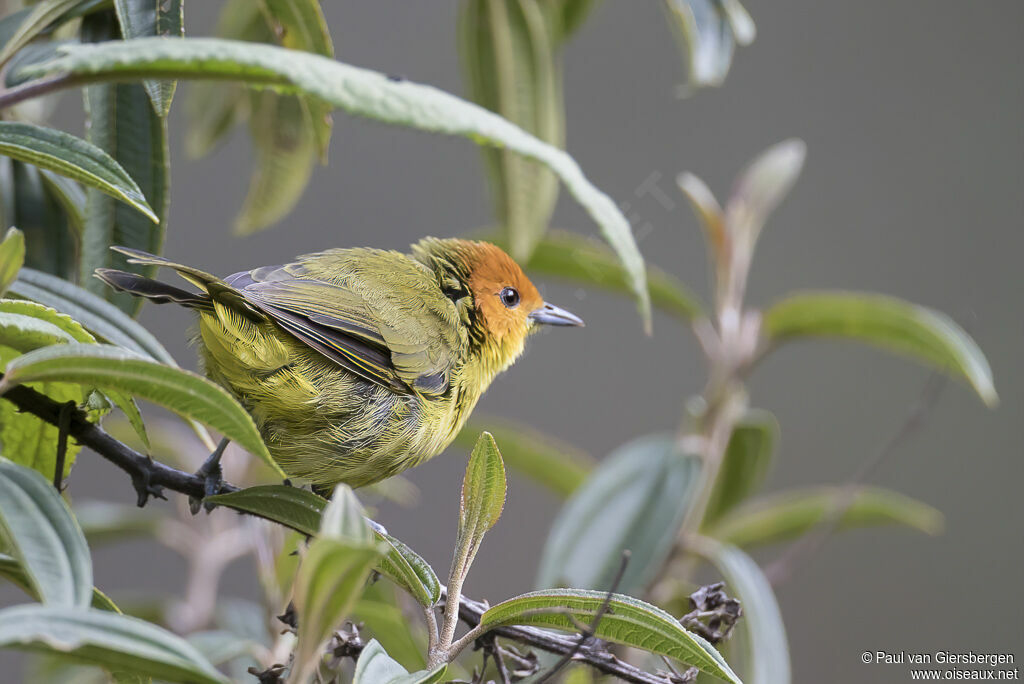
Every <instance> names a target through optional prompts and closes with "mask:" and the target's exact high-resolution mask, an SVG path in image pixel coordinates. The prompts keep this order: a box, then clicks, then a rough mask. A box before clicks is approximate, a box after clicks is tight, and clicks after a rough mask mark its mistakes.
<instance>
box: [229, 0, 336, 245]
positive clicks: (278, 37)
mask: <svg viewBox="0 0 1024 684" xmlns="http://www.w3.org/2000/svg"><path fill="white" fill-rule="evenodd" d="M250 5H252V7H251V9H250V10H249V11H250V12H253V11H255V12H256V13H257V14H258V15H259V19H260V20H263V21H265V22H266V26H263V27H259V28H256V29H254V28H253V27H252V26H251V24H249V23H247V22H244V21H237V20H236V21H234V22H228V21H225V20H222V24H232V23H233V24H234V27H235V28H238V29H241V32H242V33H243V34H242V35H233V34H231V33H227V34H226V35H225V37H229V38H240V39H243V40H253V39H255V40H263V41H264V42H277V43H278V44H280V45H282V46H284V47H286V48H289V49H292V50H303V51H306V52H312V53H315V54H318V55H323V56H325V57H333V56H334V46H333V45H332V44H331V37H330V34H329V33H328V32H327V24H326V22H325V21H324V17H323V13H322V11H321V9H320V3H319V2H318V1H317V0H298V1H295V0H260V2H259V3H258V5H254V4H253V3H251V2H250ZM223 11H224V13H225V14H228V13H231V14H235V13H236V10H235V9H234V8H233V7H231V6H230V5H228V6H226V7H225V8H224V10H223ZM225 28H232V27H231V26H230V25H229V26H227V27H225ZM258 32H263V33H265V34H266V37H263V38H260V37H257V38H252V37H250V36H247V35H245V34H246V33H248V34H252V33H258ZM249 130H250V134H251V137H252V140H253V144H254V145H255V147H256V150H257V156H258V163H257V164H256V167H255V168H254V169H253V172H252V176H251V179H250V181H249V192H248V194H247V195H246V198H245V204H244V205H243V207H242V211H241V213H240V214H239V216H238V218H237V219H236V220H235V228H236V230H237V231H238V232H239V233H241V234H250V233H254V232H256V231H258V230H261V229H263V228H265V227H267V226H269V225H271V224H273V223H276V222H277V221H278V220H280V219H281V218H282V217H283V216H285V215H286V214H287V213H288V212H290V211H291V210H292V209H293V208H294V207H295V205H296V204H297V203H298V201H299V199H300V198H301V197H302V193H303V191H305V189H306V186H307V185H308V183H309V179H310V176H311V175H312V172H313V162H314V161H316V159H317V157H318V156H319V157H320V158H321V159H322V160H323V161H325V162H326V159H327V149H328V146H329V144H330V140H331V108H330V105H328V104H326V103H324V102H323V101H321V100H316V99H313V98H298V97H295V96H289V95H279V94H277V93H274V92H271V91H262V92H258V93H252V94H251V96H250V115H249Z"/></svg>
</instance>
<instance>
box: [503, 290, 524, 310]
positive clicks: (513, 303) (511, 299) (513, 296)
mask: <svg viewBox="0 0 1024 684" xmlns="http://www.w3.org/2000/svg"><path fill="white" fill-rule="evenodd" d="M498 296H499V297H501V303H502V304H504V305H505V307H506V308H508V309H514V308H516V307H517V306H519V290H517V289H516V288H514V287H506V288H504V289H503V290H502V291H501V292H500V293H499V294H498Z"/></svg>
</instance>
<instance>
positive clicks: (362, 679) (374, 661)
mask: <svg viewBox="0 0 1024 684" xmlns="http://www.w3.org/2000/svg"><path fill="white" fill-rule="evenodd" d="M446 670H447V666H446V665H441V666H440V667H438V668H436V669H434V670H432V671H429V672H428V671H427V670H421V671H419V672H414V673H412V674H409V672H408V670H406V669H405V668H404V667H402V666H401V665H399V664H398V663H397V662H396V661H395V660H394V659H392V658H391V656H389V655H388V654H387V651H385V650H384V647H383V646H381V645H380V643H379V642H378V641H377V640H376V639H370V641H368V642H367V644H366V646H364V647H363V652H362V653H360V654H359V660H358V661H357V662H356V671H355V674H354V675H353V679H352V684H434V683H435V682H440V681H441V680H442V679H443V677H444V674H445V671H446Z"/></svg>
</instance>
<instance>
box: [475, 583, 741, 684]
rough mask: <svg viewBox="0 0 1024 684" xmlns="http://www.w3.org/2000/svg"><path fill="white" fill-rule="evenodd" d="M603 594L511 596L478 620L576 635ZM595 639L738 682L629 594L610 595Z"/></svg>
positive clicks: (700, 644) (715, 656)
mask: <svg viewBox="0 0 1024 684" xmlns="http://www.w3.org/2000/svg"><path fill="white" fill-rule="evenodd" d="M607 597H608V594H607V593H606V592H603V591H585V590H582V589H551V590H549V591H535V592H531V593H528V594H523V595H522V596H517V597H515V598H513V599H509V600H508V601H504V602H503V603H499V604H498V605H496V606H493V607H492V608H490V609H488V610H487V612H485V613H484V614H483V616H482V618H481V620H480V624H481V625H483V626H485V627H487V628H494V627H501V626H504V625H527V626H533V627H545V628H550V629H557V630H561V631H564V632H576V631H577V624H579V622H583V623H584V624H592V623H593V621H594V617H595V616H596V615H597V613H598V611H599V610H600V609H601V606H602V605H603V604H604V603H605V600H606V599H607ZM594 634H595V636H597V638H599V639H604V640H605V641H611V642H613V643H616V644H622V645H624V646H631V647H633V648H639V649H641V650H644V651H648V652H650V653H654V654H656V655H663V656H666V657H668V658H674V659H675V660H678V661H679V662H681V663H683V664H685V665H690V666H693V667H696V668H697V669H698V670H700V671H701V672H706V673H708V674H710V675H714V676H715V677H719V678H720V679H724V680H725V681H727V682H739V681H740V679H739V677H737V676H736V674H735V673H733V671H732V670H731V669H730V668H729V665H728V664H727V663H726V662H725V660H724V659H723V658H722V656H721V655H719V653H718V651H716V650H715V647H714V646H712V645H711V644H709V643H708V642H707V641H705V640H704V639H703V638H701V637H700V636H698V635H696V634H693V633H691V632H689V631H687V630H686V629H684V628H683V627H682V625H680V624H679V621H678V620H676V619H675V618H673V617H672V616H671V615H669V614H668V613H666V612H665V611H663V610H661V609H660V608H657V607H655V606H652V605H651V604H649V603H645V602H643V601H641V600H639V599H635V598H632V597H631V596H624V595H622V594H612V598H611V601H610V602H609V604H608V611H607V612H606V613H605V614H604V615H603V617H602V618H601V620H600V621H599V622H598V623H597V625H596V626H594Z"/></svg>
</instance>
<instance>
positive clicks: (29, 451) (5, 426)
mask: <svg viewBox="0 0 1024 684" xmlns="http://www.w3.org/2000/svg"><path fill="white" fill-rule="evenodd" d="M19 354H20V352H18V351H17V350H15V349H13V348H12V347H8V346H3V345H0V365H4V364H6V363H7V362H8V361H10V360H11V359H14V358H16V357H18V356H19ZM31 387H32V388H33V389H35V390H37V391H39V392H42V393H43V394H45V395H46V396H48V397H50V398H51V399H53V400H54V401H56V402H58V403H62V404H63V403H68V402H70V403H72V404H74V405H76V406H79V405H82V404H83V403H84V402H85V399H86V393H85V391H84V390H83V388H82V387H80V386H78V385H75V384H70V383H66V382H59V381H52V382H40V383H33V384H32V385H31ZM58 441H59V431H58V429H57V427H56V426H55V425H51V424H50V423H47V422H45V421H43V420H41V419H39V418H37V417H36V416H34V415H32V414H29V413H22V412H21V411H19V410H18V408H17V407H15V405H14V404H12V403H11V402H9V401H0V445H2V447H3V453H5V454H7V456H8V457H9V458H10V460H12V461H14V462H15V463H18V464H19V465H23V466H27V467H29V468H32V469H33V470H36V471H37V472H39V473H42V474H43V476H44V477H46V478H47V479H48V480H52V479H53V476H54V471H55V470H56V469H57V444H58ZM80 450H81V446H79V445H78V443H77V442H75V441H74V440H68V444H67V452H66V454H65V460H64V472H63V473H61V477H62V478H65V477H67V476H68V474H69V473H70V472H71V467H72V466H73V465H74V463H75V457H76V456H77V455H78V452H79V451H80Z"/></svg>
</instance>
